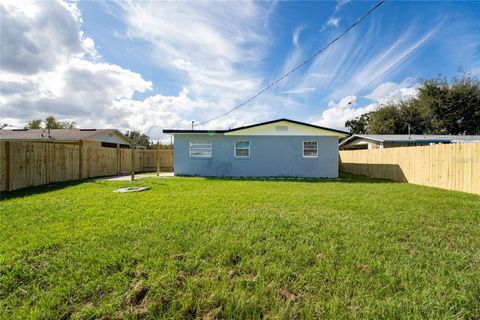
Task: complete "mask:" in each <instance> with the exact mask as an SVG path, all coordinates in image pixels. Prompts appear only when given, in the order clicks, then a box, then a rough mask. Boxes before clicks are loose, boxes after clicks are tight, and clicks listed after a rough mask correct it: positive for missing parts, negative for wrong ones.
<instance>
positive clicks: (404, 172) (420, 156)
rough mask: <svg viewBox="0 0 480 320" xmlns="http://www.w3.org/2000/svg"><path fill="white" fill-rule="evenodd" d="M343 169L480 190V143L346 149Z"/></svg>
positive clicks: (455, 188)
mask: <svg viewBox="0 0 480 320" xmlns="http://www.w3.org/2000/svg"><path fill="white" fill-rule="evenodd" d="M340 171H342V172H347V173H353V174H358V175H365V176H369V177H373V178H382V179H389V180H396V181H402V182H409V183H414V184H420V185H426V186H431V187H437V188H442V189H448V190H457V191H464V192H470V193H477V194H480V143H465V144H437V145H432V146H419V147H400V148H386V149H372V150H342V151H340Z"/></svg>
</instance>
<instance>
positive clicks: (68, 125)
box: [25, 116, 76, 129]
mask: <svg viewBox="0 0 480 320" xmlns="http://www.w3.org/2000/svg"><path fill="white" fill-rule="evenodd" d="M42 122H44V123H45V128H47V129H73V128H75V126H76V123H75V122H68V121H58V120H57V119H55V117H54V116H49V117H47V118H46V119H45V120H44V121H42V120H41V119H35V120H32V121H29V122H28V123H27V125H26V126H25V129H41V128H42Z"/></svg>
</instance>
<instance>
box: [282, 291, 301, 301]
mask: <svg viewBox="0 0 480 320" xmlns="http://www.w3.org/2000/svg"><path fill="white" fill-rule="evenodd" d="M278 293H279V294H280V295H281V296H282V298H283V299H285V301H295V300H297V298H298V296H297V295H296V294H294V293H292V292H290V291H288V290H287V289H279V290H278Z"/></svg>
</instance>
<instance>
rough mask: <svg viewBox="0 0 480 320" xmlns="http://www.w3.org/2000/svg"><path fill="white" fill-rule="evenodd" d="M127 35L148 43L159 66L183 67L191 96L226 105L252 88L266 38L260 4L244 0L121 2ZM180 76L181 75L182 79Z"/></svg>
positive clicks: (263, 7)
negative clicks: (243, 0)
mask: <svg viewBox="0 0 480 320" xmlns="http://www.w3.org/2000/svg"><path fill="white" fill-rule="evenodd" d="M119 5H120V7H121V8H122V10H123V11H122V12H123V19H124V20H125V22H126V23H127V25H128V33H129V36H130V37H132V38H137V39H142V40H145V41H148V42H149V43H151V44H152V47H153V51H152V59H153V62H154V63H156V64H157V65H158V66H159V67H162V68H166V69H168V70H170V69H180V70H182V71H183V72H185V76H186V78H185V77H183V78H182V81H183V85H184V86H186V87H187V88H188V89H189V92H190V94H191V95H193V96H202V97H207V96H208V97H209V98H210V99H211V100H213V103H214V104H215V103H219V104H221V105H226V106H227V105H232V102H233V101H236V100H237V99H240V98H245V97H247V96H248V95H249V94H251V93H253V92H254V91H255V89H257V88H258V86H259V85H260V83H261V82H262V79H261V77H260V75H259V73H258V71H257V70H258V68H257V66H258V65H257V64H258V63H259V62H260V61H261V59H262V58H263V57H264V55H265V54H266V52H265V51H266V48H267V46H268V44H269V39H268V36H267V34H268V33H267V32H266V26H265V25H264V22H265V21H266V20H267V19H268V16H269V14H270V11H269V7H268V6H267V5H266V4H258V3H255V2H252V1H248V2H210V3H207V2H190V3H188V5H186V4H185V3H180V2H147V3H146V2H142V3H138V2H122V3H120V4H119ZM185 80H186V81H185Z"/></svg>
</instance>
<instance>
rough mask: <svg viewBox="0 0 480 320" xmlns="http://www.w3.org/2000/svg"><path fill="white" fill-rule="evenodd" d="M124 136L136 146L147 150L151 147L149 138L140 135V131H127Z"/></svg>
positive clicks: (142, 134)
mask: <svg viewBox="0 0 480 320" xmlns="http://www.w3.org/2000/svg"><path fill="white" fill-rule="evenodd" d="M125 135H126V136H127V137H129V138H130V139H131V140H132V141H133V143H135V145H137V146H145V147H147V148H150V146H151V143H150V137H149V136H147V135H146V134H144V133H141V132H140V131H135V130H132V131H127V132H125Z"/></svg>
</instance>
